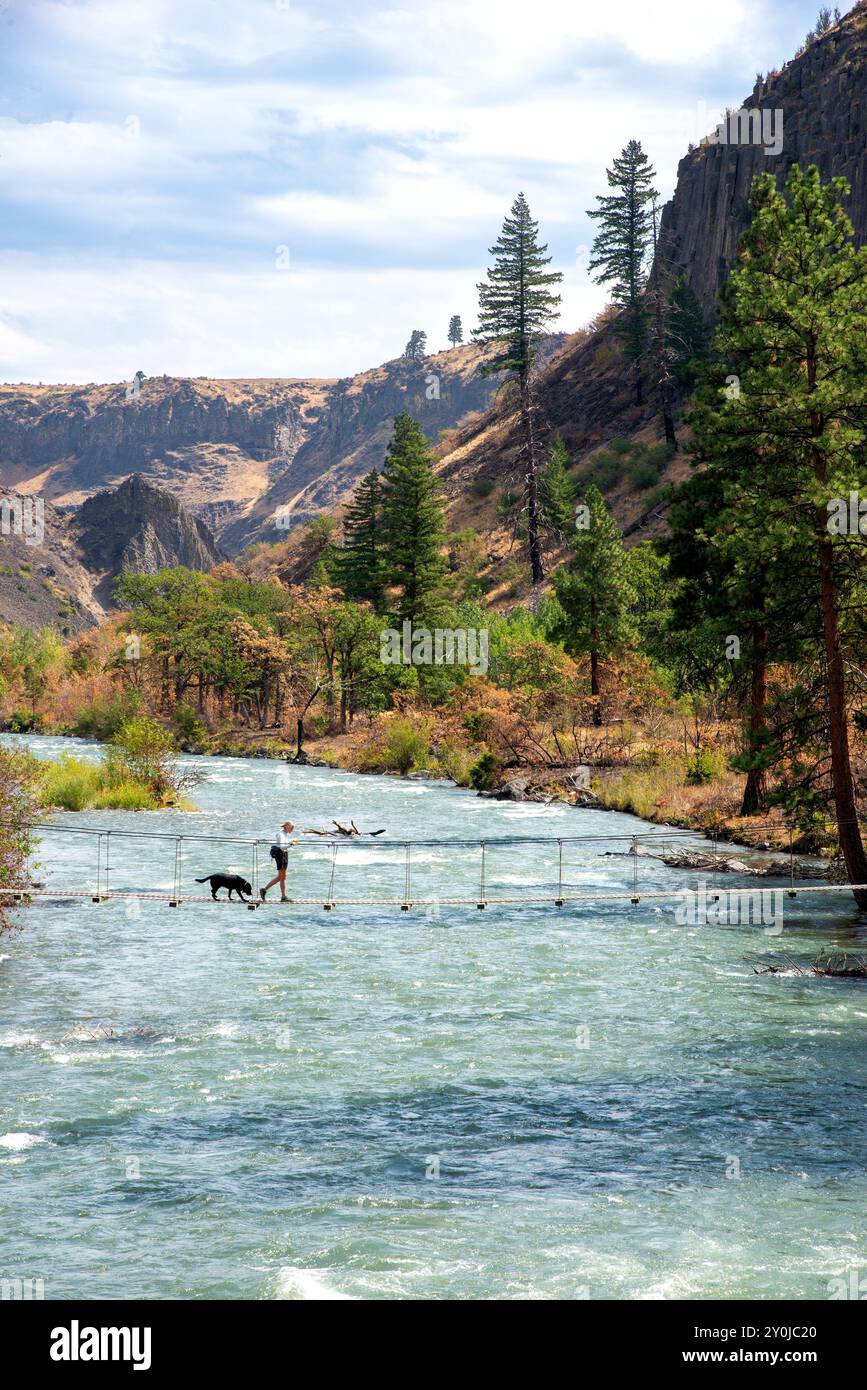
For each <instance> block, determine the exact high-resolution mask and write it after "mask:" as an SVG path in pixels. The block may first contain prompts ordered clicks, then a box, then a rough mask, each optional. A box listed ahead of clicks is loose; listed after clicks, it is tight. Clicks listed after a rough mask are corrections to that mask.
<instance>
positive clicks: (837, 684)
mask: <svg viewBox="0 0 867 1390" xmlns="http://www.w3.org/2000/svg"><path fill="white" fill-rule="evenodd" d="M848 192H849V187H848V184H847V183H846V181H845V179H832V180H831V181H830V183H829V184H827V185H824V186H823V184H822V181H821V178H820V175H819V171H818V169H817V168H816V167H815V166H811V167H810V168H809V169H808V170H807V171H806V173H805V172H802V170H801V169H799V168H798V167H797V165H796V166H794V168H793V169H792V171H791V173H790V175H789V178H788V180H787V183H786V194H785V195H784V194H783V193H781V192H780V191H779V190H778V189H777V186H776V180H775V178H774V176H773V175H771V174H765V175H761V176H760V177H759V178H757V179H756V180H755V181H754V184H753V192H752V198H751V203H752V210H753V220H752V225H751V227H750V228H749V230H748V232H747V233H746V234H745V236H744V239H743V242H742V247H741V264H740V267H739V268H738V269H737V270H736V271H735V272H733V274H732V276H731V278H730V280H729V283H728V285H727V286H726V292H725V295H724V298H723V307H722V320H721V327H720V331H719V333H718V335H717V340H716V344H715V347H716V350H717V351H718V353H719V355H720V356H721V357H722V358H723V359H724V360H725V361H727V362H728V363H729V364H730V365H731V372H730V378H731V381H732V384H733V385H735V386H736V387H737V389H736V390H734V391H725V392H722V393H721V392H716V393H715V394H714V395H713V396H712V395H710V394H708V395H706V396H704V397H703V398H702V399H701V400H700V401H699V403H698V405H697V407H696V410H695V411H694V413H693V426H694V431H695V436H696V446H697V450H698V456H699V457H700V458H702V459H715V460H717V466H718V467H729V468H730V469H731V470H732V472H733V473H734V474H735V476H736V480H737V486H738V488H739V489H740V491H741V493H742V496H743V498H744V499H746V500H747V502H748V505H744V506H741V507H740V508H739V509H738V513H737V528H738V539H739V540H740V542H741V548H742V549H744V550H746V549H747V548H749V547H752V548H756V547H758V548H759V553H760V554H761V553H762V549H761V548H762V547H764V548H765V549H769V550H771V552H772V554H773V556H774V557H775V558H777V559H778V560H779V561H780V562H782V560H783V559H788V561H789V564H790V567H791V573H792V580H790V584H789V589H790V594H789V597H790V605H789V606H790V609H791V612H790V621H797V622H799V623H801V622H804V623H807V624H809V627H810V637H811V639H812V641H813V643H814V644H815V649H816V651H817V653H821V657H822V674H821V684H822V698H823V704H824V717H825V736H826V739H827V743H826V747H829V748H830V787H829V796H830V800H831V803H832V804H833V807H834V811H835V815H836V821H837V827H838V833H839V839H840V846H841V850H842V853H843V857H844V859H845V862H846V867H847V871H848V874H849V880H850V882H852V883H867V855H865V852H864V846H863V842H862V838H861V830H860V825H859V822H858V814H857V805H856V800H855V790H854V779H853V773H852V764H851V755H850V748H849V700H850V692H849V687H848V680H849V676H848V669H849V668H850V666H852V665H855V664H857V662H852V660H851V643H852V641H853V640H854V636H853V634H854V633H855V632H856V631H857V623H856V616H857V615H861V614H863V612H864V607H865V604H864V592H863V570H864V561H865V558H867V555H865V546H867V540H865V537H864V536H862V535H861V534H860V531H859V530H858V528H857V527H856V528H855V531H854V533H853V532H852V531H851V529H850V528H847V529H846V530H845V531H843V532H842V533H841V534H835V533H834V530H833V528H832V527H831V526H830V521H829V518H830V509H831V508H832V507H833V506H834V505H835V499H847V498H848V497H849V495H850V492H852V491H853V490H854V491H856V492H857V489H858V487H859V484H860V482H861V479H862V477H863V461H864V457H865V452H867V348H865V344H867V248H862V249H860V250H857V251H856V250H855V248H854V246H853V244H852V236H853V229H852V224H851V222H850V221H849V219H848V218H847V217H846V214H845V213H844V211H843V208H842V206H841V199H842V198H845V197H846V196H847V195H848ZM792 592H793V593H794V601H791V600H792ZM855 655H856V657H857V658H858V659H859V660H862V659H863V658H862V657H861V656H860V653H857V652H856V653H855ZM856 897H857V899H858V902H859V905H860V906H867V892H863V891H862V892H859V893H856Z"/></svg>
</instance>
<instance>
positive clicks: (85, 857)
mask: <svg viewBox="0 0 867 1390" xmlns="http://www.w3.org/2000/svg"><path fill="white" fill-rule="evenodd" d="M21 828H24V829H27V830H28V831H31V832H32V834H33V835H34V836H38V837H57V836H59V837H64V843H66V844H67V845H68V844H69V842H70V837H75V839H74V841H73V843H75V844H76V846H78V845H80V847H81V852H80V853H77V854H76V855H75V862H74V864H73V865H71V866H70V869H71V871H72V872H74V873H75V874H76V875H79V876H80V877H79V881H78V882H77V883H75V884H73V885H72V886H66V885H58V884H45V883H42V882H39V881H38V879H36V877H35V876H34V874H33V873H32V870H31V865H30V864H29V863H28V866H27V871H26V875H25V881H24V882H23V883H21V884H19V885H17V886H15V885H12V886H6V887H0V895H2V896H3V897H5V899H6V900H7V901H12V902H23V901H30V900H39V899H54V900H57V899H83V900H90V901H91V902H93V903H104V902H110V901H115V900H118V901H125V900H137V901H141V902H154V903H164V904H166V905H167V906H169V907H171V908H179V907H181V906H182V905H183V904H184V903H189V904H208V903H213V902H214V899H213V897H212V896H211V894H210V893H196V892H186V891H184V889H185V885H186V883H187V882H188V880H189V878H190V877H195V876H200V875H199V872H198V869H194V868H193V867H192V856H193V854H200V853H201V850H202V848H203V847H208V848H209V849H210V851H211V852H213V851H214V850H215V849H217V848H221V849H222V850H223V852H224V853H225V854H227V855H229V854H230V855H231V858H232V864H233V867H232V870H231V872H235V873H237V872H240V873H241V874H242V876H243V877H245V878H246V877H248V878H249V883H250V889H251V897H250V900H249V901H246V900H241V901H238V900H237V899H233V900H232V901H233V903H234V904H235V905H237V906H239V907H240V906H243V907H246V908H247V910H248V911H251V912H253V911H257V910H259V909H261V908H263V907H269V906H272V905H273V904H274V903H275V902H276V901H278V900H274V899H272V900H270V901H268V900H266V901H264V902H262V901H260V897H259V889H260V886H261V880H262V870H263V869H264V868H265V867H266V866H267V868H268V871H269V873H270V870H271V866H270V864H269V862H268V853H267V847H268V846H269V845H270V844H271V839H270V837H269V838H246V837H241V836H234V835H205V834H178V833H172V832H168V831H151V830H116V829H109V828H102V827H95V826H72V825H60V824H57V823H56V822H51V821H40V822H36V823H33V824H30V825H27V826H24V827H21ZM52 843H53V844H56V843H57V841H56V840H53V841H52V840H51V839H49V841H48V845H49V858H50V859H52V858H53V857H52V855H51V845H52ZM299 844H300V845H301V846H303V848H304V850H307V851H310V850H313V851H315V855H314V858H315V859H317V860H319V859H321V861H322V864H321V870H322V872H321V878H319V879H318V884H317V888H318V887H319V884H321V890H320V891H317V892H316V893H315V895H311V892H310V889H309V888H308V889H307V893H308V895H307V896H303V897H296V896H290V897H289V905H294V906H298V907H308V908H309V907H315V908H319V909H322V910H324V911H326V912H329V911H332V910H333V909H334V908H336V907H368V906H371V907H393V908H399V909H400V911H402V912H410V911H411V910H412V909H413V908H421V909H429V908H433V907H476V908H478V909H479V910H484V909H486V908H488V907H494V906H496V905H498V904H504V905H506V904H525V905H527V906H529V905H542V904H549V905H553V906H555V907H558V908H562V907H565V906H566V905H567V904H571V903H600V904H601V903H616V902H622V903H625V904H628V905H632V906H636V905H638V904H639V903H640V902H642V901H656V900H659V901H663V900H669V901H670V900H672V899H677V898H680V897H682V896H683V893H684V891H685V890H686V891H690V882H689V879H688V876H687V874H685V873H684V876H683V878H682V879H681V881H680V882H679V883H678V884H665V885H664V886H662V887H657V886H654V885H653V881H652V877H651V874H650V872H649V870H650V868H651V866H652V865H654V864H656V865H659V863H660V861H661V860H662V858H663V855H664V854H665V853H666V851H667V852H669V853H671V852H672V851H673V850H676V849H678V848H680V849H681V850H682V849H683V848H684V847H685V846H688V847H689V849H690V850H693V851H694V850H695V849H696V846H697V837H696V836H695V834H693V835H691V836H689V837H686V836H684V835H680V836H676V835H672V834H671V832H648V833H647V834H646V835H641V836H637V835H618V834H616V833H615V834H609V835H564V836H556V837H554V836H532V835H522V836H498V837H488V838H486V839H466V838H459V837H456V838H448V839H445V838H443V839H436V840H433V839H431V840H426V839H419V840H394V841H382V840H376V839H366V838H365V839H362V838H352V839H344V838H340V839H337V838H335V839H332V838H324V837H323V838H321V839H319V840H317V841H316V843H315V844H313V843H311V842H307V841H303V840H302V841H299ZM603 845H606V846H609V848H608V849H602V848H601V847H602V846H603ZM362 846H363V848H364V850H365V851H368V850H369V851H371V852H372V854H373V856H374V859H373V860H372V861H370V862H365V863H364V864H359V863H358V862H357V860H356V862H355V863H354V864H353V863H351V862H350V860H351V851H352V850H355V851H357V850H358V849H359V848H361V847H362ZM594 846H595V848H596V853H597V855H599V856H602V855H605V856H608V857H611V856H613V857H623V858H626V859H628V860H629V861H630V862H629V864H628V865H624V866H623V867H624V875H623V878H624V886H623V887H622V888H616V889H611V888H608V887H606V888H603V889H594V888H592V887H589V886H587V885H586V883H585V884H582V883H577V884H576V883H573V882H571V881H570V880H569V877H568V874H569V871H570V869H573V868H574V867H576V865H575V856H576V855H577V854H578V853H579V852H581V851H582V850H583V851H584V852H585V853H586V852H587V851H589V852H590V853H592V852H593V847H594ZM611 846H624V848H620V849H618V848H614V849H612V848H610V847H611ZM533 847H537V848H539V847H541V849H542V850H543V852H544V854H545V855H546V856H547V866H548V867H549V869H550V872H551V877H550V879H548V880H547V881H546V882H544V883H535V884H534V883H531V882H526V883H522V884H521V891H519V892H509V891H502V889H501V888H498V887H497V884H496V873H495V872H492V863H493V861H494V860H495V856H498V855H500V854H505V855H507V856H508V862H509V865H510V867H511V868H512V869H513V870H514V869H515V868H516V867H517V868H519V869H520V870H521V871H522V872H527V873H529V871H530V869H531V867H532V863H531V855H530V853H529V852H530V851H531V849H532V848H533ZM727 848H730V847H727ZM130 849H132V850H133V851H134V850H135V849H138V850H139V853H140V855H143V854H144V852H145V850H146V849H147V850H148V851H152V850H157V851H158V855H157V859H158V863H157V866H156V872H157V873H159V874H160V875H161V877H162V878H163V879H164V880H165V879H168V878H170V879H171V887H170V888H169V887H167V886H166V884H165V882H163V884H162V886H160V887H155V888H153V889H149V888H138V887H135V888H122V887H115V886H113V884H114V882H115V881H116V880H115V879H114V877H113V876H114V875H116V874H117V873H118V871H119V869H120V866H121V865H122V869H121V871H122V872H124V873H127V874H128V873H129V863H130ZM341 851H343V859H342V861H341ZM419 851H434V852H445V853H446V854H449V853H451V854H453V855H454V856H455V869H454V871H455V872H456V871H457V866H458V861H460V867H461V868H462V870H463V877H464V879H465V880H467V882H466V891H464V892H462V893H460V894H457V895H455V896H451V895H445V896H444V895H441V894H437V895H436V896H435V897H429V896H425V895H424V893H423V890H422V891H419V890H418V887H417V873H416V870H417V868H418V867H419V864H418V852H419ZM414 854H416V856H417V857H416V860H415V861H414V858H413V855H414ZM717 854H718V846H717V843H716V841H714V842H713V846H712V850H711V849H709V851H708V854H707V855H705V856H703V858H705V859H710V864H709V865H707V864H705V866H704V872H711V873H712V872H713V864H714V863H715V862H716V860H717ZM389 857H390V858H389ZM119 860H120V865H119V863H118V861H119ZM239 860H240V861H243V863H244V864H245V867H244V868H243V870H239V869H238V868H237V867H236V866H237V864H238V862H239ZM377 860H379V862H380V865H381V866H382V868H379V867H378V866H377V863H376V861H377ZM53 862H54V861H53ZM500 862H502V861H500ZM303 866H304V873H303V875H299V874H298V872H297V866H296V865H294V864H293V863H292V861H291V859H290V868H289V876H290V877H289V882H290V885H291V882H292V881H293V880H294V881H297V880H298V878H299V877H302V876H303V878H304V880H305V887H306V883H307V882H308V881H309V879H310V877H311V873H310V870H311V868H312V867H313V866H312V865H311V863H310V856H309V854H308V855H307V856H306V857H305V859H304V861H303ZM199 867H200V866H199ZM386 867H387V868H388V869H389V870H390V871H391V872H390V873H389V874H387V875H385V877H387V878H390V879H391V880H392V881H393V882H392V891H391V892H389V893H387V894H385V895H379V896H378V895H377V894H376V892H374V893H371V894H361V895H358V894H356V893H353V892H352V890H351V888H350V889H348V891H347V892H346V893H343V892H339V891H338V887H339V885H341V884H342V883H343V882H344V881H347V880H349V879H351V878H352V877H354V876H357V875H358V874H359V873H362V874H363V875H364V877H366V878H372V879H373V880H374V882H375V883H377V884H378V883H381V882H382V880H383V877H384V874H383V870H384V869H385V868H386ZM676 867H679V866H676ZM687 867H689V866H687ZM319 868H320V866H319V865H318V864H317V865H316V866H315V869H316V876H317V877H318V870H319ZM581 868H582V869H584V870H586V868H587V861H586V859H585V860H584V862H583V863H582V864H581ZM777 868H778V872H775V874H774V876H773V877H765V876H763V875H762V876H757V877H755V878H753V880H752V883H751V886H749V887H741V886H739V887H731V886H729V883H727V882H723V883H720V882H715V883H714V884H712V885H708V886H707V887H708V892H707V896H708V900H709V901H718V900H719V898H720V896H721V895H722V894H723V893H724V894H726V895H728V896H731V897H732V898H739V897H744V896H754V895H755V894H756V893H761V892H768V891H772V892H782V891H784V889H785V891H786V892H787V894H788V896H789V897H790V898H794V897H796V896H799V895H801V894H805V895H807V894H809V895H812V894H829V893H830V894H839V893H842V894H851V893H852V892H853V890H855V889H858V888H865V889H867V884H850V883H806V882H803V881H802V879H801V871H800V870H799V871H798V875H797V880H796V866H795V857H794V854H793V853H792V852H791V848H790V851H789V854H788V865H787V868H788V872H787V873H786V872H784V869H783V867H782V866H781V865H779V864H778V866H777ZM747 872H748V870H747ZM726 877H727V878H729V879H731V878H732V877H737V874H736V873H735V874H732V873H728V874H726ZM82 879H83V880H84V883H82V881H81V880H82ZM796 881H797V886H796ZM702 882H704V880H702ZM507 887H508V885H507ZM217 901H219V902H220V903H222V904H225V903H226V902H227V901H229V900H228V899H226V898H220V899H217ZM281 906H283V907H284V910H285V905H283V904H281Z"/></svg>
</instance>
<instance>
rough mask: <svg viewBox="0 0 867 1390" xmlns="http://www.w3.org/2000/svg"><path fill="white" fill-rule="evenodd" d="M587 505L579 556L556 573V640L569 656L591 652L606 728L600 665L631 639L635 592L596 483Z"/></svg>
mask: <svg viewBox="0 0 867 1390" xmlns="http://www.w3.org/2000/svg"><path fill="white" fill-rule="evenodd" d="M583 505H584V506H585V507H586V509H587V510H586V512H585V513H579V525H578V527H577V528H576V530H575V531H574V533H573V540H572V546H573V550H574V552H575V553H574V555H573V557H572V559H571V560H570V561H569V563H568V564H567V565H564V566H563V567H562V568H561V569H558V570H555V571H554V574H553V581H554V593H555V594H556V596H557V599H558V601H559V604H560V607H561V608H562V610H563V618H562V620H561V621H560V622H559V623H558V624H557V625H556V627H555V629H554V633H553V635H554V636H555V637H559V638H560V639H561V640H562V642H563V645H564V647H565V648H566V651H567V652H570V653H572V654H573V655H575V656H583V655H584V654H585V653H589V656H590V694H591V695H592V697H593V722H594V724H601V723H602V709H601V705H600V700H599V697H600V689H599V662H600V661H601V660H604V659H605V658H606V657H609V656H612V655H614V654H615V653H616V652H617V651H618V650H619V649H620V648H621V647H623V646H624V645H625V644H626V643H627V642H628V641H629V640H630V638H631V636H632V623H631V621H630V616H629V614H630V607H631V605H632V604H633V603H634V601H635V593H634V591H633V589H632V586H631V584H630V582H629V566H628V562H627V556H626V551H625V549H624V547H623V539H622V537H621V535H620V531H619V529H618V527H617V525H616V524H615V522H614V521H613V519H612V517H611V516H610V514H609V512H608V508H607V507H606V505H605V501H604V498H603V496H602V493H601V492H600V491H599V489H598V487H597V486H596V484H595V483H591V484H590V486H589V487H588V488H587V489H586V491H585V493H584V497H583Z"/></svg>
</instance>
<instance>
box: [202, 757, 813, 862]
mask: <svg viewBox="0 0 867 1390" xmlns="http://www.w3.org/2000/svg"><path fill="white" fill-rule="evenodd" d="M369 745H370V732H369V730H367V729H362V730H353V731H351V732H348V733H345V734H343V733H336V734H328V735H322V736H320V737H311V738H310V739H308V740H307V741H306V742H305V745H304V750H305V751H304V759H303V760H304V761H305V762H306V763H307V764H308V765H310V766H312V767H330V768H335V769H337V770H339V771H343V772H352V773H360V774H364V775H367V776H381V775H383V774H386V775H392V776H393V775H395V774H399V775H403V776H408V777H425V778H429V779H432V780H442V781H444V782H450V783H454V784H455V785H457V786H463V787H464V788H465V789H474V790H476V791H477V794H478V795H479V796H481V797H486V798H490V799H493V800H503V801H516V802H520V801H527V802H536V803H540V804H543V805H550V804H553V803H559V804H563V805H566V806H573V807H588V808H593V809H596V810H600V811H619V812H622V813H624V814H627V815H634V816H637V817H638V818H639V819H640V820H642V821H646V822H647V823H648V824H649V825H657V826H667V827H671V828H672V829H676V830H687V831H695V832H697V833H699V834H702V835H705V836H706V837H707V838H708V839H709V840H714V841H722V842H725V843H728V844H732V845H741V846H743V847H745V848H749V849H766V850H775V851H779V852H781V853H782V852H785V853H789V852H792V851H793V852H794V853H796V854H802V855H808V856H811V857H816V856H817V855H818V856H821V857H822V858H829V859H830V858H832V857H833V856H834V852H835V844H834V840H833V837H832V836H831V835H830V834H829V835H827V836H821V835H819V834H817V833H816V832H811V833H807V832H804V831H795V832H794V834H793V833H792V832H791V830H790V827H789V826H788V825H787V823H786V821H785V819H784V817H783V815H782V812H781V811H779V810H776V811H772V812H769V813H768V814H766V815H764V816H761V817H754V816H741V815H740V814H739V809H740V804H741V797H742V795H743V776H742V775H741V774H740V773H735V772H730V771H728V770H727V769H726V768H724V767H723V766H722V760H719V764H718V767H717V769H716V770H715V771H714V773H713V775H712V776H711V779H710V780H708V781H707V782H697V783H695V784H693V785H690V784H689V782H688V781H687V778H688V776H689V768H688V762H687V759H686V758H684V757H683V756H681V755H678V754H674V753H668V755H667V756H662V757H660V758H659V759H658V760H657V759H652V758H648V755H647V753H646V750H639V754H638V756H637V757H636V760H635V763H634V764H626V765H623V766H615V767H606V766H594V765H592V764H576V763H569V764H562V765H560V766H553V765H551V764H541V763H524V764H520V765H516V766H514V767H510V768H508V769H505V770H503V771H501V772H499V773H498V774H497V776H496V778H495V779H494V780H493V783H492V785H491V786H489V787H486V788H481V789H479V788H471V787H470V785H469V782H468V780H463V781H462V780H461V779H459V778H457V777H455V776H453V775H450V774H449V773H448V772H447V771H445V770H444V768H442V767H441V766H437V765H434V766H431V765H430V760H428V759H424V758H423V759H422V760H421V762H419V763H414V764H413V765H412V766H410V767H409V768H407V769H406V770H403V771H402V770H401V769H399V768H397V767H375V766H370V765H369V762H370V758H369ZM434 747H435V748H436V747H437V745H436V744H435V745H434ZM190 751H195V752H201V751H206V750H204V749H201V748H198V747H195V748H192V749H191V750H190ZM225 754H226V755H229V756H234V757H252V758H273V759H277V760H279V761H293V760H294V756H295V748H294V746H293V745H291V744H289V743H288V742H286V740H285V739H283V738H281V737H280V735H279V733H278V732H277V731H274V732H273V733H272V732H271V731H270V730H266V731H258V730H256V731H249V732H247V733H245V735H244V736H243V737H242V738H240V739H239V740H238V742H237V743H235V744H233V746H232V747H231V749H227V750H225ZM642 755H643V756H644V758H645V759H646V761H645V765H643V766H642V765H641V759H642ZM466 761H467V762H469V761H470V760H469V759H467V760H466ZM365 764H367V765H365ZM636 764H637V765H636Z"/></svg>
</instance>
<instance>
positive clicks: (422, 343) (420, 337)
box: [403, 328, 427, 362]
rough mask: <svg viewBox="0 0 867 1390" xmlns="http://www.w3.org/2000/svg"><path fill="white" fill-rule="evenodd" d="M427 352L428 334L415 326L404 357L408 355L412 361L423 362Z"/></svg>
mask: <svg viewBox="0 0 867 1390" xmlns="http://www.w3.org/2000/svg"><path fill="white" fill-rule="evenodd" d="M426 352H427V334H426V333H424V332H422V330H421V329H420V328H414V329H413V330H412V333H411V334H410V338H409V342H408V343H407V345H406V347H405V348H404V350H403V355H404V357H408V358H409V360H410V362H421V361H422V359H423V357H424V355H425V353H426Z"/></svg>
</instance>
